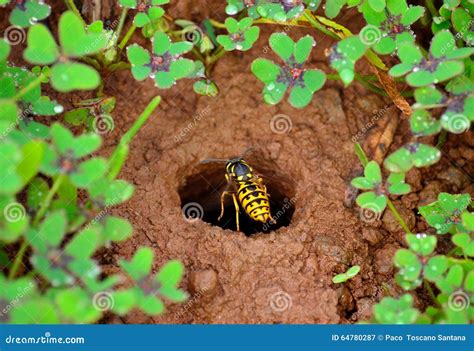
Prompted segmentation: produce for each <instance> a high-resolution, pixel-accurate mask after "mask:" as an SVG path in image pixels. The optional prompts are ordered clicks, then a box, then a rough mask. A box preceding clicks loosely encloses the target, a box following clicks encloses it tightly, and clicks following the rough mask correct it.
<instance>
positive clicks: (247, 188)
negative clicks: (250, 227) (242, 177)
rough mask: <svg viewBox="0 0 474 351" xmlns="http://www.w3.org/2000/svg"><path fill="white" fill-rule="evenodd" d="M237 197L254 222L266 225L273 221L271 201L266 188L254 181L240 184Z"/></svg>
mask: <svg viewBox="0 0 474 351" xmlns="http://www.w3.org/2000/svg"><path fill="white" fill-rule="evenodd" d="M237 196H238V198H239V202H240V204H241V205H242V208H243V209H244V211H245V212H246V213H247V214H248V215H249V217H250V218H252V219H253V220H254V221H259V222H263V223H266V222H268V221H269V220H270V219H271V216H270V201H269V200H268V195H267V193H266V190H265V188H264V187H263V186H262V185H260V184H258V183H256V182H255V181H253V180H248V181H246V182H241V183H239V184H238V190H237Z"/></svg>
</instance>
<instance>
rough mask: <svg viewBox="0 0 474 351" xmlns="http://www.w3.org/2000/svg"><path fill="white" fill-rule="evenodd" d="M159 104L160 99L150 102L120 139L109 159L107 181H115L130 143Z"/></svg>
mask: <svg viewBox="0 0 474 351" xmlns="http://www.w3.org/2000/svg"><path fill="white" fill-rule="evenodd" d="M160 102H161V97H160V96H155V97H154V98H153V100H151V101H150V103H149V104H148V106H147V107H146V108H145V109H144V110H143V112H142V113H141V114H140V116H138V118H137V120H136V121H135V122H134V123H133V125H132V127H131V128H130V129H129V130H128V131H127V132H126V133H125V134H124V135H123V136H122V138H121V139H120V142H119V144H118V145H117V147H116V148H115V150H114V152H113V153H112V155H111V156H110V159H109V174H108V175H107V178H108V179H109V180H113V179H115V178H116V177H117V175H118V174H119V173H120V170H121V169H122V167H123V164H124V163H125V160H126V159H127V156H128V151H129V145H130V143H131V141H132V140H133V138H134V137H135V135H136V134H137V133H138V131H139V130H140V128H142V127H143V125H144V124H145V122H146V121H148V119H149V118H150V117H151V115H152V113H153V111H155V109H156V108H157V107H158V105H159V104H160Z"/></svg>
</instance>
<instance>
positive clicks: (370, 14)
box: [359, 0, 424, 55]
mask: <svg viewBox="0 0 474 351" xmlns="http://www.w3.org/2000/svg"><path fill="white" fill-rule="evenodd" d="M384 7H385V1H377V4H375V1H366V2H364V3H363V4H362V5H361V6H360V9H361V10H362V13H363V15H364V18H365V19H366V21H367V23H368V25H367V26H365V27H364V28H362V29H361V31H360V33H359V37H360V38H361V41H362V42H363V43H364V44H365V45H367V46H371V47H372V48H373V49H374V50H375V51H376V52H378V53H379V54H382V55H386V54H390V53H392V52H393V51H395V50H396V49H397V48H399V47H400V45H401V44H402V43H405V42H410V43H411V42H414V40H415V38H414V35H413V32H412V30H411V28H410V26H411V25H412V24H413V23H414V22H416V21H417V20H418V19H419V18H421V17H422V16H423V14H424V8H423V7H422V6H408V5H407V3H406V1H405V0H396V1H394V0H388V1H387V9H386V11H383V9H384Z"/></svg>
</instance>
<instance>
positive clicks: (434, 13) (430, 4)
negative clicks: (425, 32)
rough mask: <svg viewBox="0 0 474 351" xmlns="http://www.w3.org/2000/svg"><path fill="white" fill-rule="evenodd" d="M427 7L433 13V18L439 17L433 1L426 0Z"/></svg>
mask: <svg viewBox="0 0 474 351" xmlns="http://www.w3.org/2000/svg"><path fill="white" fill-rule="evenodd" d="M425 5H426V7H427V8H428V10H429V11H430V13H431V17H438V16H439V14H438V10H437V9H436V7H435V5H434V3H433V0H425Z"/></svg>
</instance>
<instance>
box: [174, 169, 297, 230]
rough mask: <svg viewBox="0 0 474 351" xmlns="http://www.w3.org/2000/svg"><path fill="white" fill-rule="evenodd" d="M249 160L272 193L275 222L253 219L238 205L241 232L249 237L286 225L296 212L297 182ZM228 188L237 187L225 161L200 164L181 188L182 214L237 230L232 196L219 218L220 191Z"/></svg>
mask: <svg viewBox="0 0 474 351" xmlns="http://www.w3.org/2000/svg"><path fill="white" fill-rule="evenodd" d="M250 161H253V163H252V162H250ZM249 163H250V165H251V166H252V167H253V168H254V172H255V173H256V174H258V175H259V176H261V177H262V178H263V184H265V185H266V187H267V192H268V194H269V195H270V197H269V200H270V213H271V215H272V216H273V218H274V219H275V221H276V223H275V224H271V223H270V222H268V223H261V222H256V221H254V220H252V219H251V218H250V217H249V216H248V215H247V214H246V213H245V211H244V210H243V208H242V207H241V205H240V204H239V209H240V214H239V221H240V231H241V232H243V233H244V234H245V235H247V236H250V235H252V234H256V233H269V232H271V231H274V230H276V229H278V228H281V227H287V226H288V225H290V223H291V219H292V217H293V213H294V212H295V192H294V186H293V184H294V183H293V182H292V181H291V179H289V178H287V177H284V176H281V175H279V174H278V173H276V172H275V171H272V167H270V166H269V165H267V166H266V167H265V164H264V165H263V166H261V167H258V168H256V167H255V164H257V162H256V161H254V160H249ZM258 164H260V163H258ZM273 169H274V168H273ZM226 189H227V190H228V191H232V190H234V189H235V188H233V186H230V187H228V186H227V182H226V179H225V166H224V164H220V163H216V164H206V165H199V166H198V168H197V173H193V174H192V175H190V176H189V177H187V178H186V179H185V180H184V184H183V185H182V186H181V188H180V189H179V195H180V198H181V208H182V212H183V216H184V217H186V218H188V219H189V220H190V221H193V220H194V218H195V219H196V220H197V218H200V219H201V220H203V221H205V222H208V223H211V224H212V225H216V226H219V227H221V228H223V229H230V230H236V211H235V207H234V203H233V200H232V196H230V195H228V196H226V198H225V202H224V215H223V217H222V219H221V220H220V221H219V220H218V217H219V215H220V211H221V204H220V201H221V194H222V192H223V191H225V190H226Z"/></svg>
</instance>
